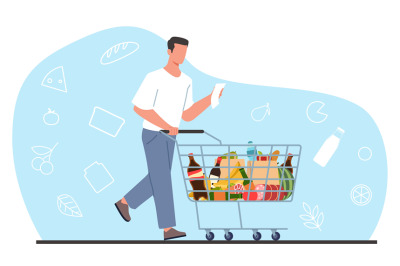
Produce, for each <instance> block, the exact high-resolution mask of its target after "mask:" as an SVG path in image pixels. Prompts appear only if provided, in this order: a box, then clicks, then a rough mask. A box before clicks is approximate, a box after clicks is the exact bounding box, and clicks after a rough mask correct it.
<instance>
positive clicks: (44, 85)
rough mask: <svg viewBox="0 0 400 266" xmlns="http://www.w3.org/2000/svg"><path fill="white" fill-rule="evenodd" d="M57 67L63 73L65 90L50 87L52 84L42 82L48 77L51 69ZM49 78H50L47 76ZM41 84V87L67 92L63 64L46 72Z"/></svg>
mask: <svg viewBox="0 0 400 266" xmlns="http://www.w3.org/2000/svg"><path fill="white" fill-rule="evenodd" d="M59 68H61V72H62V74H63V81H64V88H65V90H60V89H57V88H55V87H52V86H49V85H46V84H44V82H45V80H46V79H47V77H48V76H49V75H50V74H51V73H52V72H53V71H55V70H57V69H59ZM49 79H51V78H49ZM42 86H43V87H47V88H50V89H53V90H57V91H62V92H65V93H67V91H68V90H67V81H66V80H65V74H64V67H63V66H59V67H56V68H54V69H52V70H50V71H49V72H48V73H47V74H46V76H45V77H44V78H43V80H42Z"/></svg>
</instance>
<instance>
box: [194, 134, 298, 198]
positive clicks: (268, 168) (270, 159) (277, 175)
mask: <svg viewBox="0 0 400 266" xmlns="http://www.w3.org/2000/svg"><path fill="white" fill-rule="evenodd" d="M250 144H252V142H249V145H250ZM279 155H280V151H279V150H275V151H274V152H272V153H271V154H268V155H264V154H263V153H262V152H261V151H257V150H256V148H255V147H253V146H248V147H247V159H248V160H247V164H246V162H245V159H239V158H238V157H239V156H238V153H237V152H236V151H232V152H229V153H225V154H223V155H222V156H219V157H217V158H216V159H215V165H214V167H213V168H212V169H211V171H210V173H209V177H207V176H206V175H205V174H204V173H203V169H202V166H201V165H200V164H199V163H198V162H196V160H195V158H194V156H193V153H190V154H189V156H188V157H189V166H188V168H187V173H188V176H189V181H190V184H191V186H192V188H193V190H194V191H193V192H190V193H189V197H191V198H193V199H194V200H196V201H199V200H202V201H204V200H207V201H228V200H231V201H237V200H242V201H284V200H286V199H288V198H290V196H291V195H292V192H293V185H294V177H293V166H292V158H293V154H291V153H288V154H287V155H285V158H286V161H285V162H284V163H282V164H280V166H279V164H278V156H279ZM244 157H246V156H244ZM203 162H204V158H203ZM211 167H212V166H208V167H205V168H204V169H205V170H207V168H208V169H209V168H211Z"/></svg>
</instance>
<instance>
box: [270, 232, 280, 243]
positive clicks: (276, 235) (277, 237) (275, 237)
mask: <svg viewBox="0 0 400 266" xmlns="http://www.w3.org/2000/svg"><path fill="white" fill-rule="evenodd" d="M271 237H272V239H273V240H275V241H278V240H279V238H281V234H279V233H278V232H275V233H274V234H272V235H271Z"/></svg>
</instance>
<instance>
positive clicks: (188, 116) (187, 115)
mask: <svg viewBox="0 0 400 266" xmlns="http://www.w3.org/2000/svg"><path fill="white" fill-rule="evenodd" d="M222 91H223V90H222ZM222 91H221V93H220V95H219V97H221V95H222ZM211 95H212V93H211V94H210V95H207V96H206V97H204V98H203V99H201V100H200V101H198V102H196V103H194V104H193V105H192V106H191V107H190V108H189V109H187V110H185V111H183V114H182V119H183V120H185V121H186V122H189V121H192V120H193V119H195V118H196V117H198V116H199V115H200V114H201V113H202V112H204V110H206V109H207V108H208V106H210V105H211Z"/></svg>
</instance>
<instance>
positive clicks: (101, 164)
mask: <svg viewBox="0 0 400 266" xmlns="http://www.w3.org/2000/svg"><path fill="white" fill-rule="evenodd" d="M94 164H97V165H100V166H101V167H103V169H104V170H106V172H107V173H108V175H109V177H111V179H112V181H111V182H110V183H108V184H107V185H106V186H105V187H103V188H102V189H100V190H99V191H97V190H96V189H95V188H94V186H93V185H92V182H90V180H89V178H87V176H86V175H87V172H86V171H87V170H88V169H89V168H90V167H92V166H93V165H94ZM83 171H84V172H85V175H84V177H85V179H86V181H87V182H88V183H89V185H90V186H91V187H92V189H93V190H94V192H96V193H97V194H98V193H100V192H102V191H103V190H104V189H105V188H107V187H108V186H110V185H111V184H112V183H114V177H113V176H112V175H111V174H110V172H108V170H107V168H106V167H105V166H104V164H103V163H99V162H98V161H95V162H94V163H92V164H91V165H89V166H88V167H86V168H85V169H84V170H83Z"/></svg>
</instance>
